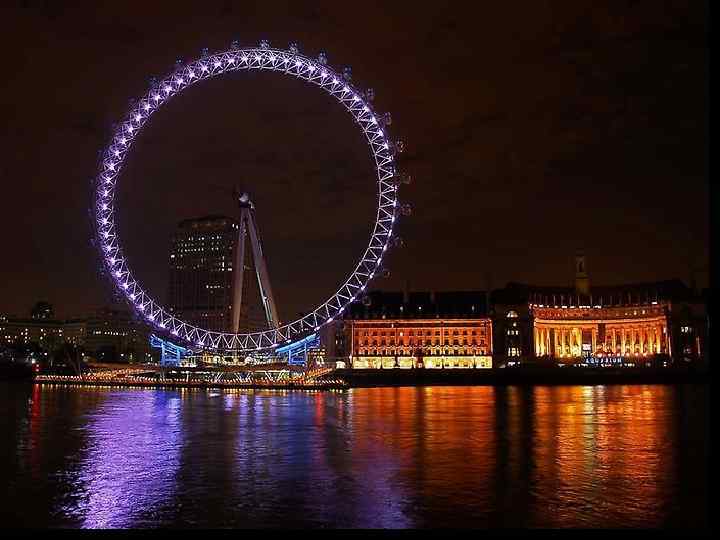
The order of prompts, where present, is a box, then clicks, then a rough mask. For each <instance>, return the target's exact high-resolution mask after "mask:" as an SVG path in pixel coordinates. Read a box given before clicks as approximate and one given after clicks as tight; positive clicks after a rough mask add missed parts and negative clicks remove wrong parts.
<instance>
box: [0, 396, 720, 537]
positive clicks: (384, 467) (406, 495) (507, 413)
mask: <svg viewBox="0 0 720 540" xmlns="http://www.w3.org/2000/svg"><path fill="white" fill-rule="evenodd" d="M0 404H1V406H2V410H3V411H4V414H3V416H2V424H3V425H2V428H3V437H2V439H1V440H0V449H1V451H2V455H1V456H0V458H1V459H0V471H1V475H2V478H3V479H4V481H3V487H2V490H3V497H2V500H3V505H2V509H1V510H0V512H1V513H2V524H3V526H4V527H89V528H96V527H113V528H116V527H118V528H125V527H390V528H403V527H553V528H554V527H621V528H634V527H651V528H655V527H683V528H699V527H707V523H708V510H707V504H708V503H707V500H708V483H709V481H708V474H709V471H708V460H709V427H708V422H709V412H708V410H709V388H708V386H707V385H702V384H695V385H693V384H689V385H646V386H643V385H627V386H613V385H608V386H552V387H551V386H536V387H532V386H507V387H491V386H477V387H419V388H368V389H352V390H348V391H337V392H301V391H292V392H282V391H252V390H235V391H233V390H225V391H220V390H155V389H137V390H135V389H117V388H93V387H54V386H48V385H34V386H33V385H31V384H22V383H7V382H6V383H0Z"/></svg>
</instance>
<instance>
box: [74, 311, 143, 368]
mask: <svg viewBox="0 0 720 540" xmlns="http://www.w3.org/2000/svg"><path fill="white" fill-rule="evenodd" d="M149 332H150V330H149V329H148V328H147V327H146V326H145V325H144V324H142V323H141V322H140V321H138V320H136V319H135V318H134V317H133V315H132V314H131V313H130V312H128V311H125V310H116V309H109V308H105V309H101V310H99V311H98V312H97V313H95V314H94V315H93V316H91V317H89V318H88V319H87V322H86V330H85V343H84V349H85V351H86V353H87V355H88V356H90V357H91V358H93V359H95V360H97V361H99V362H148V361H150V360H151V359H152V354H153V352H154V351H153V350H152V349H151V347H150V333H149Z"/></svg>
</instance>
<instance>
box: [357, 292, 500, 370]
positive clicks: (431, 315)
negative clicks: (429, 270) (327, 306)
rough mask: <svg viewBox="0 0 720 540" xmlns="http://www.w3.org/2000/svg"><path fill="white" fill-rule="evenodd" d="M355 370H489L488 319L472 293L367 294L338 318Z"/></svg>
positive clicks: (483, 301)
mask: <svg viewBox="0 0 720 540" xmlns="http://www.w3.org/2000/svg"><path fill="white" fill-rule="evenodd" d="M344 333H345V339H344V343H345V344H346V347H347V346H349V351H347V352H348V361H349V363H350V366H351V367H353V368H355V369H390V368H448V369H451V368H490V367H492V323H491V320H490V318H489V317H488V315H487V297H486V294H485V293H478V292H440V293H433V292H413V293H408V292H405V293H397V292H395V293H393V292H379V291H376V292H373V293H370V294H369V295H368V296H367V297H366V300H365V303H362V302H357V303H354V304H352V305H351V307H350V309H349V311H348V315H347V316H346V317H345V322H344Z"/></svg>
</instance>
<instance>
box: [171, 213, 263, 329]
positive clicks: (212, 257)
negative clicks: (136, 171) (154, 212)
mask: <svg viewBox="0 0 720 540" xmlns="http://www.w3.org/2000/svg"><path fill="white" fill-rule="evenodd" d="M238 227H239V225H238V222H237V221H236V220H235V219H233V218H230V217H226V216H206V217H202V218H197V219H187V220H184V221H181V222H180V223H179V224H178V228H177V231H176V232H175V234H174V236H173V238H172V241H171V249H170V279H169V290H168V307H169V308H170V311H171V312H172V313H173V314H174V315H176V316H177V317H179V318H180V319H182V320H183V321H186V322H188V323H190V324H193V325H195V326H198V327H200V328H204V329H207V330H215V331H218V332H231V331H232V312H233V311H232V310H233V298H234V283H235V282H236V279H235V277H236V276H235V271H236V269H235V261H236V249H237V243H238V235H239V229H238ZM247 251H249V252H250V251H251V250H247ZM246 261H247V263H246V264H245V265H244V266H245V268H243V269H242V271H243V272H245V274H244V276H243V281H242V282H243V294H242V298H243V302H242V306H241V311H240V326H239V331H240V332H253V331H257V330H264V329H266V328H267V322H266V319H265V313H264V311H263V308H262V304H261V302H260V291H259V289H258V286H257V281H256V280H255V276H254V261H253V258H252V253H251V252H250V253H246Z"/></svg>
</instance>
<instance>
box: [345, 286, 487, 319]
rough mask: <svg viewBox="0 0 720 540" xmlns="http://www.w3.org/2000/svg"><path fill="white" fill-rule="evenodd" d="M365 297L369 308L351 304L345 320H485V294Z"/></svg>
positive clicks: (389, 293)
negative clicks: (390, 318)
mask: <svg viewBox="0 0 720 540" xmlns="http://www.w3.org/2000/svg"><path fill="white" fill-rule="evenodd" d="M366 298H367V299H369V305H365V304H364V303H363V302H360V301H356V302H353V303H352V304H351V305H350V307H349V309H348V313H347V315H346V316H345V318H348V319H366V318H368V319H372V318H380V317H382V316H383V315H384V316H386V317H397V318H403V319H418V318H427V317H485V316H487V313H488V310H487V296H486V293H485V292H484V291H438V292H433V291H415V292H409V293H408V294H407V298H406V297H405V293H403V292H398V291H372V292H371V293H369V294H368V295H367V297H366ZM366 301H368V300H366Z"/></svg>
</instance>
